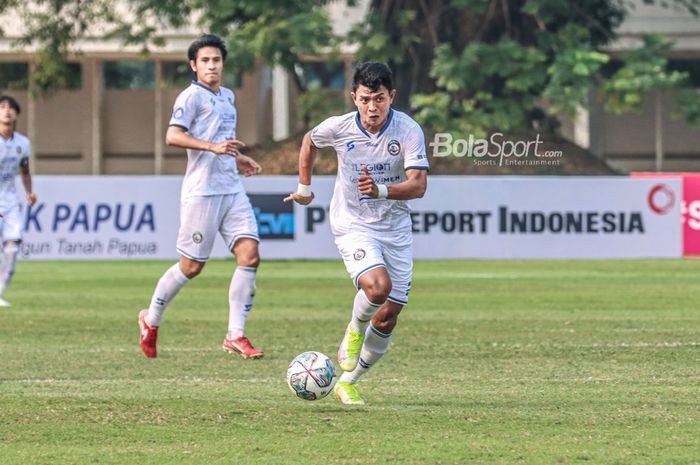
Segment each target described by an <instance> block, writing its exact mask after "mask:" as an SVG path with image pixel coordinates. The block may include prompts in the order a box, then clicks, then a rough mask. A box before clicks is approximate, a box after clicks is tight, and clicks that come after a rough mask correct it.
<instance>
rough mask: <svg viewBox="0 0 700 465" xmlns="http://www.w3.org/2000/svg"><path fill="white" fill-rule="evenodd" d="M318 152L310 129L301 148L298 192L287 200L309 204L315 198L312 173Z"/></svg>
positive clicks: (286, 198) (286, 200) (285, 199)
mask: <svg viewBox="0 0 700 465" xmlns="http://www.w3.org/2000/svg"><path fill="white" fill-rule="evenodd" d="M317 153H318V149H317V148H316V147H315V146H314V144H313V142H312V141H311V131H309V132H307V133H306V134H305V135H304V139H302V141H301V149H300V150H299V186H298V187H297V191H296V192H293V193H291V194H289V195H288V196H287V197H285V198H284V201H285V202H290V201H292V200H293V201H295V202H296V203H298V204H300V205H308V204H310V203H311V201H312V200H313V199H314V193H313V192H311V173H312V172H313V170H314V163H315V162H316V154H317Z"/></svg>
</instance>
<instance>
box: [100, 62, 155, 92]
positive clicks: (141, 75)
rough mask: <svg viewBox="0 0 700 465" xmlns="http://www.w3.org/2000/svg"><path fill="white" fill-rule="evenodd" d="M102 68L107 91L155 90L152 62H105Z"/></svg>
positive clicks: (153, 64) (153, 65)
mask: <svg viewBox="0 0 700 465" xmlns="http://www.w3.org/2000/svg"><path fill="white" fill-rule="evenodd" d="M102 66H103V68H102V71H103V73H104V83H105V87H106V88H107V89H153V88H155V75H156V73H155V63H153V62H152V61H106V62H104V63H103V65H102Z"/></svg>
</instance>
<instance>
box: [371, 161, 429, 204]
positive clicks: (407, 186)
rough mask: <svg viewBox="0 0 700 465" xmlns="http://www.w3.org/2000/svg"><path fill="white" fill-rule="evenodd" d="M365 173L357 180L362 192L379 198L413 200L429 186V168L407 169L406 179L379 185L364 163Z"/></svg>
mask: <svg viewBox="0 0 700 465" xmlns="http://www.w3.org/2000/svg"><path fill="white" fill-rule="evenodd" d="M362 172H363V173H364V174H363V175H362V176H360V177H359V179H358V180H357V187H358V189H359V190H360V193H361V194H363V195H368V196H370V197H374V198H377V199H390V200H411V199H419V198H421V197H423V195H424V194H425V191H426V189H427V188H428V171H427V170H406V178H407V179H406V180H405V181H403V182H400V183H397V184H389V185H383V184H380V185H377V184H375V182H374V180H373V179H372V177H371V176H370V175H369V173H368V172H367V167H366V166H365V165H362Z"/></svg>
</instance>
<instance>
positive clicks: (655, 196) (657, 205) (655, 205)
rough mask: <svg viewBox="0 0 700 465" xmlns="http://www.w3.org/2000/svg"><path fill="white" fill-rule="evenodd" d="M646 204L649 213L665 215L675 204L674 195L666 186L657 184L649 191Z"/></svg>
mask: <svg viewBox="0 0 700 465" xmlns="http://www.w3.org/2000/svg"><path fill="white" fill-rule="evenodd" d="M647 202H648V203H649V208H651V211H653V212H654V213H656V214H657V215H665V214H666V213H668V212H669V211H670V210H671V209H672V208H673V205H674V204H675V203H676V195H675V194H674V193H673V191H672V190H671V189H669V187H668V186H667V185H666V184H657V185H655V186H654V187H652V188H651V190H650V191H649V195H648V196H647Z"/></svg>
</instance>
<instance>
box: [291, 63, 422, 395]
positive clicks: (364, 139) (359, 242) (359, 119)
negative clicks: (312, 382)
mask: <svg viewBox="0 0 700 465" xmlns="http://www.w3.org/2000/svg"><path fill="white" fill-rule="evenodd" d="M395 95H396V90H395V89H394V87H393V79H392V73H391V70H390V69H389V67H388V66H387V65H385V64H384V63H362V64H360V65H358V66H357V68H356V69H355V73H354V76H353V82H352V93H351V96H352V99H353V102H354V103H355V106H356V107H357V111H356V112H352V113H348V114H345V115H342V116H333V117H331V118H328V119H327V120H325V121H323V122H322V123H321V124H319V125H318V126H316V127H315V128H314V129H313V130H311V131H310V132H308V133H307V134H306V135H305V136H304V139H303V141H302V145H301V150H300V152H299V186H298V188H297V191H296V192H295V193H293V194H290V195H289V196H288V197H287V198H285V199H284V200H285V202H288V201H290V200H294V201H295V202H297V203H299V204H301V205H308V204H309V203H310V202H311V201H312V200H313V198H314V195H313V192H311V173H312V171H313V165H314V161H315V158H316V153H317V149H318V148H322V147H329V146H332V147H333V148H334V149H335V151H336V153H337V154H338V175H337V177H336V183H335V190H334V192H333V199H332V200H331V208H330V223H331V231H332V232H333V236H334V237H335V243H336V246H337V247H338V250H339V251H340V255H341V256H342V257H343V261H344V262H345V267H346V269H347V271H348V273H349V274H350V277H351V278H352V280H353V284H355V286H356V287H357V289H358V292H357V294H356V295H355V302H354V304H353V310H352V318H351V320H350V323H349V324H348V326H347V328H346V329H345V336H344V337H343V340H342V342H341V343H340V348H339V350H338V363H339V365H340V368H341V369H342V370H343V371H344V372H345V373H343V374H342V376H341V377H340V379H339V381H338V383H336V385H335V388H334V395H335V397H336V398H337V399H339V400H340V401H341V402H342V403H344V404H364V400H363V399H362V397H361V396H360V393H359V391H358V389H357V381H358V379H359V378H360V376H362V375H363V374H364V373H366V372H367V370H369V369H370V368H371V367H372V366H373V365H374V364H375V363H377V362H378V361H379V359H380V358H381V357H382V356H383V355H384V354H385V353H386V351H387V349H388V348H389V342H390V341H391V335H392V331H393V330H394V327H395V326H396V323H397V319H398V316H399V313H400V312H401V309H402V308H403V306H404V305H406V304H407V303H408V292H409V290H410V287H411V274H412V270H413V255H412V250H411V248H412V242H413V237H412V233H411V226H412V225H411V217H410V214H409V213H410V210H409V208H408V205H407V203H406V201H407V200H410V199H416V198H419V197H422V196H423V194H424V193H425V191H426V188H427V172H428V168H429V165H428V159H427V157H426V150H425V142H424V136H423V130H422V129H421V127H420V126H419V125H418V123H416V122H415V121H414V120H413V119H411V118H410V117H409V116H408V115H406V114H405V113H402V112H400V111H396V110H393V109H392V108H391V103H392V101H393V100H394V96H395Z"/></svg>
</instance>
